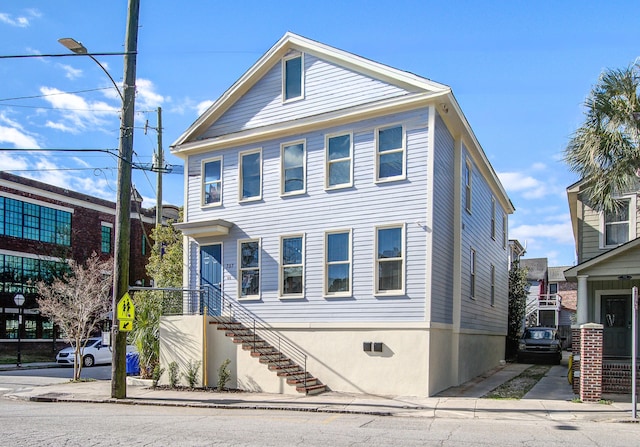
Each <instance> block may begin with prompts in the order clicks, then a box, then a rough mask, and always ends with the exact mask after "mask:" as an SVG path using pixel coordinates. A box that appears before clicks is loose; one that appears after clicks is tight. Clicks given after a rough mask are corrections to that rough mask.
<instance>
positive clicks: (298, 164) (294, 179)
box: [281, 141, 306, 195]
mask: <svg viewBox="0 0 640 447" xmlns="http://www.w3.org/2000/svg"><path fill="white" fill-rule="evenodd" d="M281 159H282V194H283V195H286V194H296V193H302V192H304V191H305V188H306V178H305V177H306V172H305V164H306V148H305V143H304V142H303V141H302V142H295V143H286V144H283V145H282V150H281Z"/></svg>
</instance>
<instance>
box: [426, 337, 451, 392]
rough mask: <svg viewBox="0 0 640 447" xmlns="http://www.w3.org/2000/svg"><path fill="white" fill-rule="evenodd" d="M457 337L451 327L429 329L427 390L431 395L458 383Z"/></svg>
mask: <svg viewBox="0 0 640 447" xmlns="http://www.w3.org/2000/svg"><path fill="white" fill-rule="evenodd" d="M456 342H457V337H454V335H453V331H452V330H451V329H436V328H431V330H430V331H429V346H430V347H431V350H430V352H429V364H430V365H431V368H430V370H429V372H430V375H429V392H428V395H429V396H432V395H434V394H436V393H438V392H440V391H442V390H445V389H447V388H449V387H450V386H455V385H458V383H456V382H457V376H456V374H455V371H456V368H455V362H456V360H455V359H456V350H457V346H456Z"/></svg>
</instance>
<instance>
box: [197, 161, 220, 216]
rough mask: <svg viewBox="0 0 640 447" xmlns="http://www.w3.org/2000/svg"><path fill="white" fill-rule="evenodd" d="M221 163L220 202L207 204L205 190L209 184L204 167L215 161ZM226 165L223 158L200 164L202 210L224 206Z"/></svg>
mask: <svg viewBox="0 0 640 447" xmlns="http://www.w3.org/2000/svg"><path fill="white" fill-rule="evenodd" d="M218 160H219V161H220V200H219V201H218V202H217V203H205V201H204V197H205V188H206V186H207V184H206V183H205V172H204V167H205V165H206V164H207V163H212V162H214V161H218ZM223 175H224V165H223V161H222V157H213V158H207V159H205V160H202V162H201V164H200V206H201V207H202V208H212V207H217V206H222V198H223V195H224V178H223Z"/></svg>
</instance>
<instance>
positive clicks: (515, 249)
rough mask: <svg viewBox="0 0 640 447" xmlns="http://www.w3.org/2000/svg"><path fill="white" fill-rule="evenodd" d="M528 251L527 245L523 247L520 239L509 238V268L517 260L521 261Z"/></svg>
mask: <svg viewBox="0 0 640 447" xmlns="http://www.w3.org/2000/svg"><path fill="white" fill-rule="evenodd" d="M526 252H527V249H526V247H523V246H522V244H521V243H520V241H519V240H517V239H509V270H511V267H512V266H513V264H514V263H515V262H518V263H519V262H520V259H521V258H522V256H524V255H525V253H526Z"/></svg>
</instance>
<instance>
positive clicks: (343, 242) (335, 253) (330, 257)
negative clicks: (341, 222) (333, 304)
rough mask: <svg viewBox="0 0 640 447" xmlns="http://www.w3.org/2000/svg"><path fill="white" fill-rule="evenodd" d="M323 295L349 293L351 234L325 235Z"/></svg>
mask: <svg viewBox="0 0 640 447" xmlns="http://www.w3.org/2000/svg"><path fill="white" fill-rule="evenodd" d="M325 253H326V254H325V294H327V295H349V294H350V293H351V232H350V231H340V232H331V233H326V234H325Z"/></svg>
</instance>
